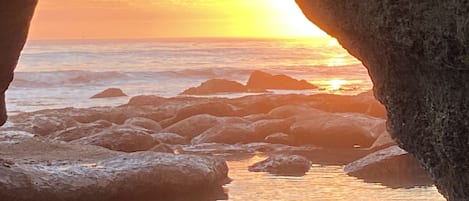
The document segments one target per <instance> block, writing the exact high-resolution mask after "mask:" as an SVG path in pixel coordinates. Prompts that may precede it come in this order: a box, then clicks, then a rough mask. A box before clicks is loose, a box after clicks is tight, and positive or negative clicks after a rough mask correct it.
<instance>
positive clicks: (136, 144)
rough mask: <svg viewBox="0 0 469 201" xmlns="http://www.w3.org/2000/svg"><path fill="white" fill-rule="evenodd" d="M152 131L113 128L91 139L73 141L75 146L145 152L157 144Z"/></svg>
mask: <svg viewBox="0 0 469 201" xmlns="http://www.w3.org/2000/svg"><path fill="white" fill-rule="evenodd" d="M149 133H150V131H148V130H144V129H137V128H136V127H132V126H112V127H110V128H108V129H105V130H103V131H101V132H99V133H96V134H94V135H91V136H89V137H84V138H80V139H78V140H74V141H72V142H73V143H75V144H87V145H97V146H101V147H105V148H108V149H110V150H115V151H124V152H136V151H145V150H148V149H150V148H152V147H153V146H155V144H156V142H155V140H154V139H153V137H152V136H151V135H149Z"/></svg>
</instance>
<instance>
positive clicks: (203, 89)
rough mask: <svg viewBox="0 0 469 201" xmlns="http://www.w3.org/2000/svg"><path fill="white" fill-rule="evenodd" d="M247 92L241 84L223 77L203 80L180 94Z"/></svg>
mask: <svg viewBox="0 0 469 201" xmlns="http://www.w3.org/2000/svg"><path fill="white" fill-rule="evenodd" d="M242 92H248V89H247V87H246V86H244V85H243V84H241V83H239V82H236V81H231V80H225V79H211V80H207V81H205V82H203V83H202V84H200V86H198V87H192V88H189V89H187V90H185V91H184V92H182V93H181V94H185V95H209V94H216V93H242Z"/></svg>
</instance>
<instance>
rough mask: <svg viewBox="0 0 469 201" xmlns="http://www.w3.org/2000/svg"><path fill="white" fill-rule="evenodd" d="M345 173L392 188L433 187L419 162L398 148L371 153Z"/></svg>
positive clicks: (346, 167) (348, 168)
mask: <svg viewBox="0 0 469 201" xmlns="http://www.w3.org/2000/svg"><path fill="white" fill-rule="evenodd" d="M344 171H345V173H347V174H348V175H351V176H355V177H358V178H361V179H363V180H365V181H366V182H371V183H382V184H383V185H386V186H389V187H392V188H402V187H404V188H410V187H414V186H430V185H433V182H432V181H431V179H430V177H429V176H428V175H427V173H426V172H425V171H424V170H423V169H422V168H421V167H420V166H419V164H418V162H417V160H416V159H415V158H414V157H413V156H412V155H411V154H409V153H407V152H406V151H405V150H403V149H401V148H399V147H398V146H391V147H388V148H385V149H382V150H379V151H377V152H374V153H371V154H369V155H367V156H365V157H363V158H361V159H358V160H356V161H354V162H352V163H350V164H348V165H346V166H345V167H344Z"/></svg>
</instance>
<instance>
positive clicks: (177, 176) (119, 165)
mask: <svg viewBox="0 0 469 201" xmlns="http://www.w3.org/2000/svg"><path fill="white" fill-rule="evenodd" d="M0 158H1V159H0V160H1V161H3V162H0V189H1V191H0V199H1V200H16V201H31V200H35V201H59V200H68V201H82V200H83V201H85V200H100V201H108V200H109V201H111V200H112V201H118V200H169V199H168V198H169V197H171V198H172V197H181V196H188V198H191V199H189V200H193V196H200V195H203V194H204V193H210V192H211V191H213V190H217V189H220V188H221V185H223V184H224V183H225V182H227V181H228V180H229V179H228V177H227V173H228V168H227V166H226V163H225V162H224V161H223V160H222V159H217V158H211V157H203V156H191V155H175V154H166V153H155V152H137V153H131V154H126V153H121V152H114V151H109V150H106V149H103V148H100V147H95V146H83V145H70V144H60V143H51V142H47V141H41V140H37V139H31V140H23V141H22V142H20V143H16V144H8V145H5V144H4V145H2V146H1V147H0ZM195 200H197V199H195Z"/></svg>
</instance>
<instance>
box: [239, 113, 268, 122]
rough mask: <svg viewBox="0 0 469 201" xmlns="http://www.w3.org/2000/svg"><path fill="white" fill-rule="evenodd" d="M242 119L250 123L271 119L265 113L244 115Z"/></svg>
mask: <svg viewBox="0 0 469 201" xmlns="http://www.w3.org/2000/svg"><path fill="white" fill-rule="evenodd" d="M243 119H245V120H246V121H250V122H256V121H259V120H264V119H271V117H270V116H269V115H268V114H265V113H258V114H250V115H246V116H244V117H243Z"/></svg>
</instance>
